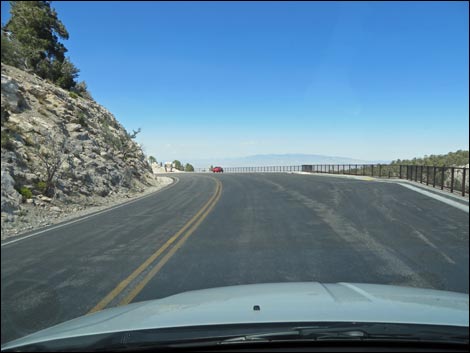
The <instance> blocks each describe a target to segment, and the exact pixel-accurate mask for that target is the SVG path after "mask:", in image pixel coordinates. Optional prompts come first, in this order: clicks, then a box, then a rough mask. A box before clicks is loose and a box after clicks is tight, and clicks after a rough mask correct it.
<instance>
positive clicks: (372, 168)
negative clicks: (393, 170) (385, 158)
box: [370, 164, 374, 176]
mask: <svg viewBox="0 0 470 353" xmlns="http://www.w3.org/2000/svg"><path fill="white" fill-rule="evenodd" d="M370 171H371V173H372V176H374V165H373V164H371V165H370Z"/></svg>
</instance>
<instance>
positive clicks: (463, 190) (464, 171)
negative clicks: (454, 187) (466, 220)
mask: <svg viewBox="0 0 470 353" xmlns="http://www.w3.org/2000/svg"><path fill="white" fill-rule="evenodd" d="M466 176H467V169H466V168H463V174H462V196H465V179H466Z"/></svg>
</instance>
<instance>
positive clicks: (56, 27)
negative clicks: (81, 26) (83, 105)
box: [1, 1, 92, 99]
mask: <svg viewBox="0 0 470 353" xmlns="http://www.w3.org/2000/svg"><path fill="white" fill-rule="evenodd" d="M10 14H11V17H10V19H9V21H8V22H7V24H6V25H3V24H2V33H1V37H2V54H1V59H2V63H5V64H8V65H12V66H15V67H17V68H19V69H21V70H24V71H27V72H32V73H35V74H36V75H38V76H39V77H41V78H44V79H46V80H48V81H50V82H52V83H54V84H56V85H57V86H59V87H61V88H64V89H66V90H69V91H72V92H74V93H76V94H78V95H80V96H82V97H84V98H88V99H92V97H91V95H90V93H89V92H88V88H87V84H86V83H85V81H82V82H77V77H78V73H79V72H80V70H79V69H78V68H77V67H75V65H74V64H73V63H72V62H71V60H70V58H69V57H66V56H65V54H66V53H67V48H66V47H65V46H64V44H63V43H61V42H60V41H59V39H62V40H67V39H68V38H69V33H68V31H67V29H66V28H65V26H64V24H63V23H62V22H61V21H60V19H59V18H58V15H57V12H56V10H55V9H54V8H53V7H51V4H50V1H10Z"/></svg>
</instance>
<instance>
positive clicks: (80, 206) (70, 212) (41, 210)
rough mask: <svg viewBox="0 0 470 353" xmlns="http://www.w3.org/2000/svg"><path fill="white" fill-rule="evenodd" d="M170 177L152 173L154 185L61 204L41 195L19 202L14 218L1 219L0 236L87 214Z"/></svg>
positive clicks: (163, 183)
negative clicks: (25, 201)
mask: <svg viewBox="0 0 470 353" xmlns="http://www.w3.org/2000/svg"><path fill="white" fill-rule="evenodd" d="M173 182H174V179H172V178H170V177H166V176H156V177H155V181H154V183H153V184H154V185H151V186H148V187H145V188H139V189H136V190H133V191H129V192H122V193H114V194H110V195H109V196H107V197H101V196H96V195H95V196H88V197H82V198H75V199H70V200H68V202H69V203H68V204H64V203H63V202H60V201H58V200H54V199H48V198H42V199H37V200H34V202H31V203H25V204H23V205H22V210H21V213H19V214H18V215H17V216H16V217H15V218H14V220H12V221H9V220H8V219H5V220H4V219H2V225H1V230H2V232H1V240H5V239H10V238H12V237H16V236H19V235H23V234H24V233H26V232H30V231H33V230H39V229H42V228H44V227H47V226H50V225H53V224H57V223H61V222H64V221H69V220H72V219H75V218H79V217H83V216H86V215H88V214H91V213H94V212H98V211H102V210H105V209H107V208H110V207H113V206H117V205H120V204H122V203H125V202H128V201H129V200H133V199H138V198H140V197H143V196H146V195H148V194H151V193H153V192H156V191H158V190H160V189H163V188H164V187H166V186H168V185H170V184H172V183H173Z"/></svg>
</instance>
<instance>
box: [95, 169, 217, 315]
mask: <svg viewBox="0 0 470 353" xmlns="http://www.w3.org/2000/svg"><path fill="white" fill-rule="evenodd" d="M214 180H215V182H216V188H215V192H214V194H213V195H212V197H211V198H210V199H209V200H208V201H207V202H206V203H205V204H204V206H203V207H202V208H201V209H200V210H199V211H198V212H197V213H196V214H195V215H194V216H193V217H192V218H191V219H190V220H189V221H188V222H186V224H185V225H184V226H183V227H182V228H181V229H180V230H179V231H178V232H176V233H175V234H174V235H173V236H172V237H171V238H170V239H168V240H167V241H166V243H165V244H163V246H162V247H161V248H159V249H158V250H157V251H155V252H154V253H153V254H152V255H151V256H150V257H149V258H148V259H147V260H145V261H144V262H143V263H142V265H140V266H139V267H138V268H137V269H136V270H135V271H134V272H132V273H131V274H130V275H129V276H128V277H127V278H126V279H125V280H123V281H122V282H121V283H119V284H118V285H117V286H116V288H114V289H113V290H112V291H111V292H109V293H108V295H106V296H105V297H104V298H103V299H102V300H101V301H100V302H99V303H98V304H96V305H95V306H94V307H93V309H91V310H90V311H89V312H88V314H91V313H94V312H96V311H100V310H103V309H104V308H105V307H106V306H107V305H108V304H109V303H110V302H111V301H113V300H114V299H115V298H116V297H117V296H118V295H119V294H120V293H121V292H122V291H123V290H124V289H126V288H127V287H128V286H129V284H130V283H131V282H132V281H134V280H135V279H136V278H137V277H138V276H139V275H140V274H141V273H142V272H143V271H145V270H146V269H147V268H148V267H149V266H150V265H151V264H152V263H153V262H154V261H155V260H156V259H157V258H158V257H159V256H160V255H161V254H162V253H163V252H164V251H165V250H166V249H168V248H169V247H170V245H172V244H173V243H174V242H175V241H176V240H178V238H180V239H179V240H178V241H177V242H176V244H175V245H174V246H173V247H172V248H171V249H170V250H169V251H168V252H167V253H166V254H165V255H164V256H163V257H162V258H161V259H160V261H158V263H157V264H156V265H155V266H154V267H153V268H152V269H151V270H150V272H149V273H147V274H146V275H145V277H144V278H143V279H142V280H141V281H140V282H139V283H138V284H137V285H136V286H135V287H134V288H133V289H132V290H131V291H130V292H129V294H127V296H126V297H125V298H124V299H122V300H121V301H120V302H119V305H126V304H129V303H130V302H131V301H132V299H134V298H135V297H136V296H137V294H139V293H140V292H141V291H142V289H143V288H144V287H145V286H146V285H147V283H148V282H149V281H150V280H151V279H152V278H153V277H154V276H155V275H156V274H157V273H158V271H160V269H161V268H162V267H163V266H164V265H165V264H166V263H167V262H168V260H169V259H170V258H171V257H172V256H173V255H174V254H175V253H176V252H177V251H178V249H179V248H180V247H181V246H182V245H183V244H184V242H185V241H186V240H187V239H188V238H189V237H190V236H191V234H192V233H193V232H194V231H195V230H196V228H197V227H198V226H199V225H200V224H201V222H202V221H203V220H204V219H205V218H206V217H207V215H208V214H209V213H210V212H211V211H212V209H213V208H214V206H215V205H216V203H217V202H218V201H219V199H220V196H221V194H222V183H221V182H220V181H219V180H218V179H215V178H214ZM183 233H185V234H184V236H182V237H181V235H182V234H183Z"/></svg>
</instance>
